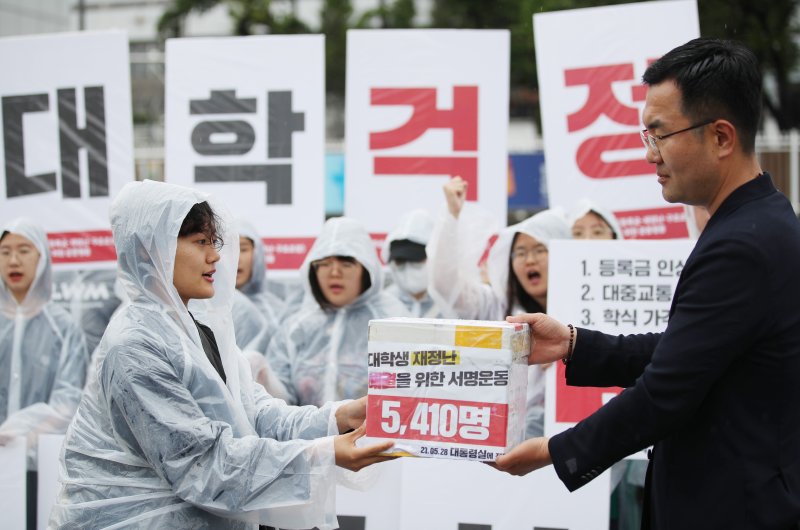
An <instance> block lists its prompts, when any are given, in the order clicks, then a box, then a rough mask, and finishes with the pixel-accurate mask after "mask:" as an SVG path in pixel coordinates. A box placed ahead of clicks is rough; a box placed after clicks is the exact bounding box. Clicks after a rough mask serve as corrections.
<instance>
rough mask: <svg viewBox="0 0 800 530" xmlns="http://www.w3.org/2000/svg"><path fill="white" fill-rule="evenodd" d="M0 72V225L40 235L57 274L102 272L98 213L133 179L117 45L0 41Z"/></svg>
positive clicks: (107, 249)
mask: <svg viewBox="0 0 800 530" xmlns="http://www.w3.org/2000/svg"><path fill="white" fill-rule="evenodd" d="M0 71H2V72H3V75H2V77H0V100H2V127H3V134H2V149H0V156H2V160H3V163H2V164H0V204H2V208H0V212H2V213H0V222H6V221H9V220H11V219H14V218H16V217H22V216H24V217H29V218H32V219H33V220H34V221H35V222H37V223H39V224H40V225H42V227H43V228H44V229H45V231H46V232H47V234H48V239H49V242H50V248H51V252H52V256H53V262H54V263H55V264H57V265H59V264H73V266H75V267H79V268H86V267H90V266H92V265H97V264H102V265H103V266H107V263H108V262H109V261H113V260H115V259H116V254H115V252H114V244H113V240H112V238H111V231H110V230H109V226H110V223H109V219H108V207H109V205H110V201H111V198H113V196H114V195H115V194H116V192H117V191H118V190H119V189H120V188H121V187H122V186H123V185H124V184H125V183H126V182H129V181H131V180H133V179H134V173H133V125H132V124H133V122H132V119H131V94H130V93H131V89H130V64H129V61H128V39H127V36H126V35H125V33H123V32H121V31H99V32H83V33H62V34H54V35H43V36H33V37H13V38H4V39H0ZM103 262H105V264H103Z"/></svg>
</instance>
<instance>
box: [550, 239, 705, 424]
mask: <svg viewBox="0 0 800 530" xmlns="http://www.w3.org/2000/svg"><path fill="white" fill-rule="evenodd" d="M550 245H551V246H550V263H549V271H550V272H549V275H550V278H549V283H548V296H547V299H548V308H547V309H548V314H550V315H552V316H553V317H555V318H556V319H558V320H560V321H561V322H565V323H566V322H569V323H572V324H573V325H575V326H577V327H585V328H591V329H596V330H598V331H603V332H605V333H611V334H614V335H619V334H629V333H648V332H653V333H658V332H661V331H664V329H666V327H667V322H668V320H669V308H670V305H671V303H672V296H673V293H674V292H675V286H676V285H677V283H678V278H679V277H680V273H681V271H682V270H683V266H684V264H685V262H686V259H687V258H688V257H689V254H690V253H691V251H692V248H693V247H694V241H691V240H685V239H684V240H674V241H586V240H581V241H577V240H576V241H569V240H554V241H551V243H550ZM549 372H550V373H549V375H548V379H547V389H546V397H545V435H547V436H552V435H554V434H557V433H559V432H561V431H563V430H565V429H567V428H568V427H572V426H573V425H575V424H576V423H577V422H579V421H580V420H582V419H583V418H585V417H587V416H589V415H590V414H592V413H593V412H594V411H596V410H597V409H599V408H600V407H601V406H602V405H603V404H605V403H606V402H607V401H608V400H610V399H612V398H613V397H614V396H616V395H617V394H619V392H620V391H621V390H622V389H620V388H590V387H569V386H567V384H566V379H565V366H564V365H563V363H555V364H554V369H552V370H549Z"/></svg>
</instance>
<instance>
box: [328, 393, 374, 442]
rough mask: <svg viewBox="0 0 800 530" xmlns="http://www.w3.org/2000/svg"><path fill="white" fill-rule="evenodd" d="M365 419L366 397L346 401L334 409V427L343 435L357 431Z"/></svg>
mask: <svg viewBox="0 0 800 530" xmlns="http://www.w3.org/2000/svg"><path fill="white" fill-rule="evenodd" d="M366 419H367V396H363V397H360V398H358V399H354V400H353V401H348V402H347V403H345V404H344V405H342V406H341V407H339V408H338V409H336V426H337V427H339V433H340V434H344V433H347V432H350V431H352V430H353V429H357V428H358V427H359V426H360V425H361V424H362V423H364V420H366Z"/></svg>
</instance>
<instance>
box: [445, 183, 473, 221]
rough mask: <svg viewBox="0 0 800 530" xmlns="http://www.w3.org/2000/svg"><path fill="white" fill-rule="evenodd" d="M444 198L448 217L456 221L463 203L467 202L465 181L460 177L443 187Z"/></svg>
mask: <svg viewBox="0 0 800 530" xmlns="http://www.w3.org/2000/svg"><path fill="white" fill-rule="evenodd" d="M444 197H445V199H447V209H448V211H449V212H450V215H452V216H453V217H455V218H456V219H458V215H459V214H460V213H461V209H462V208H464V202H465V201H466V200H467V181H465V180H464V179H462V178H461V177H453V178H451V179H450V180H448V181H447V183H446V184H445V185H444Z"/></svg>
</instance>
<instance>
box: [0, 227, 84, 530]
mask: <svg viewBox="0 0 800 530" xmlns="http://www.w3.org/2000/svg"><path fill="white" fill-rule="evenodd" d="M0 274H1V275H2V282H0V374H3V375H2V380H0V444H5V443H6V442H8V441H9V440H11V439H13V438H15V437H17V436H25V437H27V445H28V469H29V470H30V471H29V472H28V496H29V500H30V501H32V503H33V504H31V505H29V510H28V519H29V527H32V525H33V524H35V519H34V518H35V515H36V509H35V500H36V482H35V476H36V475H35V470H36V448H37V442H38V435H39V434H47V433H55V434H60V433H63V432H64V431H66V429H67V425H69V421H70V419H72V415H73V414H74V413H75V409H76V408H77V407H78V402H79V401H80V399H81V391H82V389H83V384H84V382H85V380H86V367H87V366H88V364H89V354H88V353H87V351H86V342H85V340H84V336H83V332H82V331H81V329H80V326H78V323H77V322H75V321H74V320H73V319H72V317H71V316H70V315H69V313H67V311H66V310H65V309H63V308H62V307H60V306H58V305H57V304H55V303H54V302H52V301H51V300H50V298H51V292H52V287H53V281H52V264H51V260H50V249H49V247H48V245H47V236H46V235H45V233H44V231H43V230H42V229H41V228H40V227H39V226H38V225H36V224H34V223H33V222H32V221H30V220H27V219H17V220H15V221H12V222H10V223H8V224H6V225H5V226H3V227H2V229H0Z"/></svg>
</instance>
